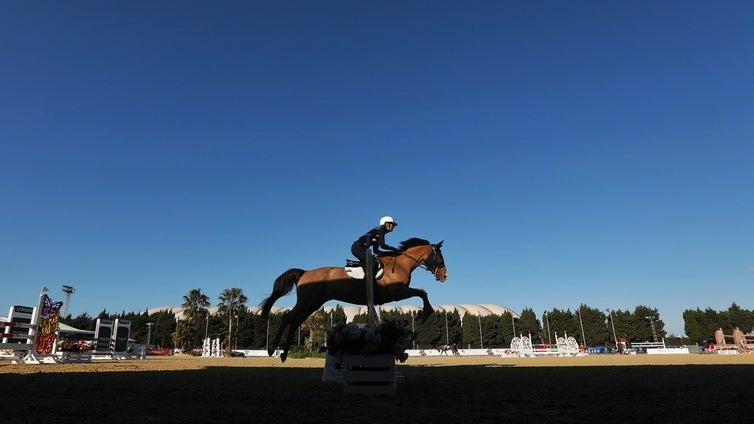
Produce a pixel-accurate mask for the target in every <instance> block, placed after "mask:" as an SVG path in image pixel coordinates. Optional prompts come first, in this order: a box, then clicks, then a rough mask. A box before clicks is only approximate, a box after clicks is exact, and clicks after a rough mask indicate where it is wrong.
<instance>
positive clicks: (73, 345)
mask: <svg viewBox="0 0 754 424" xmlns="http://www.w3.org/2000/svg"><path fill="white" fill-rule="evenodd" d="M92 347H94V342H88V341H86V340H79V341H74V342H67V341H65V340H61V341H59V342H58V350H59V351H60V352H86V351H89V350H92Z"/></svg>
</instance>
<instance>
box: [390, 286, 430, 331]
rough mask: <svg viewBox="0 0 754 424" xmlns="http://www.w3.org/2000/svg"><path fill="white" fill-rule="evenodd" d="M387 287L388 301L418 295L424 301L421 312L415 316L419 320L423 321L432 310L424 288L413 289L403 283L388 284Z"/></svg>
mask: <svg viewBox="0 0 754 424" xmlns="http://www.w3.org/2000/svg"><path fill="white" fill-rule="evenodd" d="M387 288H388V292H389V293H390V299H388V301H389V302H395V301H398V300H404V299H408V298H410V297H420V298H421V299H422V301H423V302H424V306H423V307H422V310H421V312H419V314H417V318H419V320H420V321H422V322H423V321H425V320H426V319H427V317H428V316H430V315H431V314H432V312H434V308H432V305H431V304H430V303H429V298H428V297H427V292H426V291H425V290H424V289H413V288H411V287H408V286H405V285H403V284H394V285H391V286H388V287H387ZM382 303H386V302H382Z"/></svg>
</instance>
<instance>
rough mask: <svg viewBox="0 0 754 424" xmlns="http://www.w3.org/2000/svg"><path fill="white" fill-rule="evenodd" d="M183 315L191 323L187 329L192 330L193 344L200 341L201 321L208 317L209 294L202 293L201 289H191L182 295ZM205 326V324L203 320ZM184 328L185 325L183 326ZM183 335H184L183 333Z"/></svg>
mask: <svg viewBox="0 0 754 424" xmlns="http://www.w3.org/2000/svg"><path fill="white" fill-rule="evenodd" d="M181 306H182V307H183V316H184V317H185V318H186V319H187V320H188V321H189V322H190V323H191V325H189V326H188V328H189V329H191V330H193V331H194V334H192V337H191V340H192V341H193V343H194V344H196V343H198V342H200V341H201V338H202V337H201V328H202V325H201V324H202V323H203V322H204V321H205V320H207V319H209V311H208V310H207V308H208V307H209V296H207V295H206V294H202V290H201V289H193V290H191V291H190V292H188V293H187V294H185V295H184V296H183V305H181ZM204 324H205V326H206V325H207V323H206V322H204ZM184 328H186V327H184ZM183 337H186V336H185V335H184V336H183Z"/></svg>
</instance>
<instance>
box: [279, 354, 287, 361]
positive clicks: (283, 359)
mask: <svg viewBox="0 0 754 424" xmlns="http://www.w3.org/2000/svg"><path fill="white" fill-rule="evenodd" d="M287 357H288V352H283V353H281V354H280V360H281V361H282V362H285V359H286V358H287Z"/></svg>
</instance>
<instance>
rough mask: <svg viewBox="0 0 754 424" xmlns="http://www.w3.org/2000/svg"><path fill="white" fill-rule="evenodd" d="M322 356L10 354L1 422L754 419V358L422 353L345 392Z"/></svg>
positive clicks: (0, 382) (0, 384)
mask: <svg viewBox="0 0 754 424" xmlns="http://www.w3.org/2000/svg"><path fill="white" fill-rule="evenodd" d="M323 366H324V360H322V359H289V360H288V361H286V362H285V363H284V364H283V363H281V362H280V359H278V358H251V357H250V358H195V357H190V356H184V355H177V356H173V357H152V356H150V357H148V358H147V359H146V360H135V359H134V360H122V361H97V362H95V363H90V364H44V365H13V364H10V363H9V362H7V361H0V391H1V393H2V394H1V395H0V414H1V415H0V422H2V423H48V422H50V423H74V422H75V423H82V422H100V421H101V422H106V423H123V422H129V423H144V422H147V423H149V422H152V423H161V422H182V423H199V422H201V423H219V422H230V423H244V422H248V423H268V422H273V421H275V422H281V423H341V422H354V423H359V424H361V423H378V422H379V423H387V424H390V423H442V424H445V423H527V424H532V423H593V422H607V421H615V422H629V423H651V422H665V423H683V422H686V423H696V422H734V421H739V422H752V419H753V418H752V416H754V412H753V409H752V405H751V402H752V400H753V399H754V355H700V354H691V355H636V356H617V355H592V356H587V357H575V358H545V357H537V358H501V357H496V356H488V357H423V358H417V357H411V358H409V359H408V360H407V361H406V362H405V363H404V364H400V365H399V366H398V370H399V372H400V373H401V374H402V375H403V376H404V378H405V381H404V382H402V383H400V384H399V385H398V393H397V395H395V396H366V395H347V394H343V389H342V386H341V385H339V384H336V383H322V371H323Z"/></svg>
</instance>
